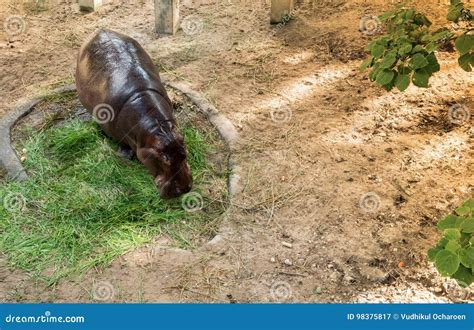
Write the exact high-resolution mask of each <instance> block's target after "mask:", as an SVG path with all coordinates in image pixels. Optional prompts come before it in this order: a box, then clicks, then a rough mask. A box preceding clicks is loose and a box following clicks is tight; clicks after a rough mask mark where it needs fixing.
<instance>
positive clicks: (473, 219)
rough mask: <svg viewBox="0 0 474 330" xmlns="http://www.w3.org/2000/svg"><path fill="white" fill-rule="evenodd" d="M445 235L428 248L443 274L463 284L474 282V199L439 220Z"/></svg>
mask: <svg viewBox="0 0 474 330" xmlns="http://www.w3.org/2000/svg"><path fill="white" fill-rule="evenodd" d="M438 229H439V230H441V231H442V232H443V237H442V238H441V240H440V241H439V242H438V244H437V245H436V246H435V247H433V248H431V249H430V250H429V251H428V259H429V260H430V261H432V262H434V263H435V266H436V268H437V269H438V271H439V273H440V274H441V275H442V276H448V277H452V278H454V279H456V281H457V282H458V283H459V285H460V286H462V287H468V286H469V285H471V283H472V282H474V199H471V200H468V201H467V202H465V203H464V204H463V205H462V206H461V207H459V208H457V209H456V210H455V213H454V214H450V215H448V216H447V217H445V218H444V219H442V220H441V221H440V222H439V223H438Z"/></svg>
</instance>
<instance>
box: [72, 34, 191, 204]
mask: <svg viewBox="0 0 474 330" xmlns="http://www.w3.org/2000/svg"><path fill="white" fill-rule="evenodd" d="M76 87H77V93H78V96H79V100H80V101H81V102H82V104H83V105H84V107H85V108H86V109H87V110H88V111H89V112H90V113H91V114H94V115H95V116H96V117H97V118H98V119H99V120H98V122H99V123H100V126H101V128H102V130H103V131H104V132H105V133H106V134H107V135H108V136H110V137H111V138H112V139H114V140H115V141H117V142H118V143H119V145H120V148H119V152H120V153H121V154H122V155H124V156H126V157H127V158H132V157H133V156H136V157H137V158H138V160H139V161H140V162H141V163H143V165H145V166H146V168H147V169H148V170H149V172H150V173H151V174H152V175H153V177H154V178H155V180H154V181H155V184H156V185H157V187H158V189H159V191H160V196H161V197H163V198H173V197H178V196H180V195H182V194H185V193H187V192H189V191H190V190H191V188H192V176H191V170H190V168H189V165H188V162H187V151H186V147H185V144H184V139H183V136H182V135H181V134H180V133H179V132H178V131H177V128H176V122H175V119H174V117H173V107H172V104H171V101H170V99H169V97H168V95H167V93H166V90H165V88H164V87H163V85H162V83H161V80H160V76H159V73H158V71H157V70H156V68H155V66H154V64H153V62H152V60H151V58H150V56H149V55H148V54H147V53H146V52H145V50H144V49H143V48H142V47H141V46H140V45H139V44H138V42H137V41H135V40H134V39H132V38H130V37H127V36H125V35H123V34H120V33H117V32H114V31H111V30H105V29H103V30H99V31H98V32H96V33H95V34H94V35H93V36H92V38H91V39H89V40H88V41H87V42H86V43H85V44H84V45H83V46H82V47H81V49H80V51H79V57H78V61H77V70H76ZM103 104H105V105H107V106H106V107H104V106H101V105H103ZM94 108H95V109H96V111H94ZM112 111H113V114H112V113H111V112H112ZM101 112H102V114H104V113H105V114H104V116H105V117H107V118H108V119H106V120H103V118H102V117H101ZM112 116H113V119H112V120H110V118H112Z"/></svg>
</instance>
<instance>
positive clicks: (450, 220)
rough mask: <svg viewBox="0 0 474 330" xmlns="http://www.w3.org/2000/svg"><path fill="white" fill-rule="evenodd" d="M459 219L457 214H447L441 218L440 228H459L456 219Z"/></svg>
mask: <svg viewBox="0 0 474 330" xmlns="http://www.w3.org/2000/svg"><path fill="white" fill-rule="evenodd" d="M457 219H458V217H457V216H455V215H453V214H450V215H448V216H446V217H445V218H444V219H441V220H440V221H439V222H438V225H437V227H438V229H439V230H445V229H448V228H457V227H456V220H457Z"/></svg>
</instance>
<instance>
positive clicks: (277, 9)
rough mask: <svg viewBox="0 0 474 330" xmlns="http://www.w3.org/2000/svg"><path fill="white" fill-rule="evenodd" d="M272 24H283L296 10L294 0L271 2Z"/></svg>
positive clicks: (275, 0) (274, 0) (273, 0)
mask: <svg viewBox="0 0 474 330" xmlns="http://www.w3.org/2000/svg"><path fill="white" fill-rule="evenodd" d="M271 1H272V4H271V12H270V23H271V24H278V23H282V22H283V18H284V17H285V16H286V15H290V13H291V11H292V10H293V8H294V0H271Z"/></svg>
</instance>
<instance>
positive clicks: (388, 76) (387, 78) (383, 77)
mask: <svg viewBox="0 0 474 330" xmlns="http://www.w3.org/2000/svg"><path fill="white" fill-rule="evenodd" d="M393 77H395V72H394V71H393V70H388V69H384V70H382V71H380V72H379V74H378V75H377V83H378V84H379V85H381V86H383V85H387V84H389V83H390V82H391V81H392V79H393Z"/></svg>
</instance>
